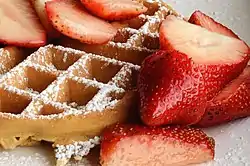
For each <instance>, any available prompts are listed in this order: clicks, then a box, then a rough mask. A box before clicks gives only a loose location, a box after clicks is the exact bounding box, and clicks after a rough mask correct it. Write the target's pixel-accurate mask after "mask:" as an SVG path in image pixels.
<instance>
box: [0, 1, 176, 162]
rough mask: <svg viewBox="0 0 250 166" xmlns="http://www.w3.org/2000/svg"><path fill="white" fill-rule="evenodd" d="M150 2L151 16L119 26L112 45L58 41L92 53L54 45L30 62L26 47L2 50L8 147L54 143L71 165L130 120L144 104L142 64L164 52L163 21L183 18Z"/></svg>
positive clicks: (1, 137) (0, 141)
mask: <svg viewBox="0 0 250 166" xmlns="http://www.w3.org/2000/svg"><path fill="white" fill-rule="evenodd" d="M144 5H145V6H147V7H148V11H147V12H146V13H145V14H142V15H140V16H138V17H136V18H134V19H131V20H127V21H123V22H114V23H112V24H113V25H115V26H117V27H118V29H119V30H118V33H117V35H116V36H115V37H114V39H113V40H112V41H110V42H109V43H107V44H103V45H88V44H83V43H80V42H78V41H76V40H72V39H69V38H66V37H64V38H61V39H60V40H59V41H58V42H57V44H60V45H63V46H66V47H70V48H75V49H78V50H83V51H85V52H81V51H76V50H74V49H70V48H63V47H61V46H57V47H56V46H52V45H49V46H46V47H43V48H40V49H39V50H38V51H36V52H35V53H33V54H32V55H30V56H29V57H28V58H27V59H25V60H24V61H23V59H24V58H25V54H24V53H23V50H20V49H17V48H14V47H7V48H5V49H1V50H0V62H1V64H0V121H1V130H0V145H1V146H3V148H6V149H12V148H15V147H16V146H22V145H24V146H29V145H34V144H37V143H40V142H41V141H48V142H51V143H53V147H54V148H55V152H56V158H57V165H58V166H63V165H65V164H66V163H67V162H68V160H69V159H70V158H71V157H74V158H75V159H77V160H79V159H81V158H82V157H83V156H85V155H87V154H88V152H89V150H90V149H91V148H93V147H94V146H95V145H96V144H98V143H99V138H98V137H96V136H99V135H100V132H101V131H102V129H103V128H105V127H106V126H109V125H111V124H113V123H116V122H123V121H126V120H127V119H128V118H129V114H130V112H129V111H131V109H130V108H131V107H133V106H134V104H135V101H136V92H135V91H134V88H135V86H136V77H137V73H138V70H139V68H140V67H139V66H138V65H140V64H141V63H142V61H143V59H144V58H145V57H146V56H148V55H149V54H151V53H152V52H154V51H156V50H157V49H158V48H159V33H158V29H159V25H160V23H161V21H162V20H163V19H164V18H165V17H166V16H167V15H169V14H174V15H177V14H176V12H174V11H173V10H172V9H171V8H170V7H169V6H168V5H166V4H165V3H164V2H162V1H160V0H144ZM95 54H96V55H95ZM21 61H22V62H21ZM20 62H21V63H20ZM19 63H20V64H19ZM17 64H18V65H17Z"/></svg>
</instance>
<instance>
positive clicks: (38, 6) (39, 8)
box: [31, 0, 60, 39]
mask: <svg viewBox="0 0 250 166" xmlns="http://www.w3.org/2000/svg"><path fill="white" fill-rule="evenodd" d="M48 1H52V0H31V2H32V4H33V7H34V9H35V10H36V13H37V15H38V17H39V18H40V21H41V23H42V24H43V26H44V28H45V29H46V31H47V34H48V37H49V38H51V39H53V38H57V37H59V36H60V33H59V32H58V31H56V30H55V29H54V28H53V26H52V25H51V23H50V21H49V19H48V15H47V13H46V10H45V3H46V2H48Z"/></svg>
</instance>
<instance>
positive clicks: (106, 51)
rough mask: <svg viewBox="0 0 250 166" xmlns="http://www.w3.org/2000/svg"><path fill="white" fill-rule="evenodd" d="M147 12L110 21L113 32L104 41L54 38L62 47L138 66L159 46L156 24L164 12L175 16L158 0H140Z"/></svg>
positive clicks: (158, 24)
mask: <svg viewBox="0 0 250 166" xmlns="http://www.w3.org/2000/svg"><path fill="white" fill-rule="evenodd" d="M143 4H144V6H146V7H147V8H148V11H147V12H146V13H144V14H141V15H139V16H138V17H135V18H133V19H130V20H126V21H122V22H113V23H112V24H113V25H114V26H117V28H118V33H117V35H116V36H115V37H114V38H113V39H112V40H111V41H110V42H108V43H107V44H101V45H89V44H83V43H81V42H79V41H77V40H73V39H69V38H63V39H62V40H60V41H58V43H59V44H60V45H62V46H66V47H71V48H75V49H79V50H83V51H86V52H90V53H95V54H98V55H102V56H105V57H110V58H114V59H118V60H121V61H125V62H130V63H133V64H137V65H140V64H141V63H142V61H143V60H144V59H145V57H146V56H148V55H150V54H152V53H153V52H155V51H156V50H157V49H159V31H158V30H159V26H160V23H161V21H162V20H164V19H165V18H166V17H167V16H168V15H170V14H172V15H176V16H178V17H181V16H180V15H178V14H177V13H176V12H175V11H174V10H173V9H172V8H171V7H170V6H169V5H167V4H166V3H165V2H163V1H161V0H143Z"/></svg>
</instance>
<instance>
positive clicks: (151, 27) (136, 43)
mask: <svg viewBox="0 0 250 166" xmlns="http://www.w3.org/2000/svg"><path fill="white" fill-rule="evenodd" d="M145 3H149V5H150V4H151V5H152V4H154V5H158V10H157V11H155V13H154V14H153V15H147V14H141V15H139V16H138V19H139V20H141V21H142V20H143V22H144V24H143V25H142V26H141V27H140V28H138V29H135V28H130V27H125V28H122V31H126V32H128V33H129V34H130V35H131V36H130V37H129V38H128V39H127V41H126V42H123V43H120V42H113V41H110V42H109V45H111V46H117V47H120V48H128V49H135V50H139V51H146V52H154V51H155V50H152V49H149V48H147V46H144V45H143V41H144V40H145V37H151V38H156V39H157V38H158V37H159V32H158V28H159V25H160V22H161V21H162V20H163V19H165V17H166V16H167V15H169V14H173V13H174V12H173V11H172V9H170V7H169V6H167V5H166V3H164V2H163V1H161V0H145ZM138 22H140V21H138Z"/></svg>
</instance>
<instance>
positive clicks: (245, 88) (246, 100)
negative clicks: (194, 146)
mask: <svg viewBox="0 0 250 166" xmlns="http://www.w3.org/2000/svg"><path fill="white" fill-rule="evenodd" d="M246 116H250V67H247V68H246V69H245V70H244V71H243V73H242V74H241V75H240V76H239V77H238V78H237V79H235V80H233V81H232V82H231V83H230V84H228V85H227V86H226V87H225V88H224V89H223V90H222V91H221V92H220V93H219V94H218V96H216V97H215V98H214V99H213V100H212V101H210V102H209V103H208V106H207V109H206V113H205V114H204V116H203V118H202V119H201V121H200V122H199V123H198V126H202V127H209V126H213V125H217V124H221V123H225V122H229V121H231V120H235V119H238V118H242V117H246Z"/></svg>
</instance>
